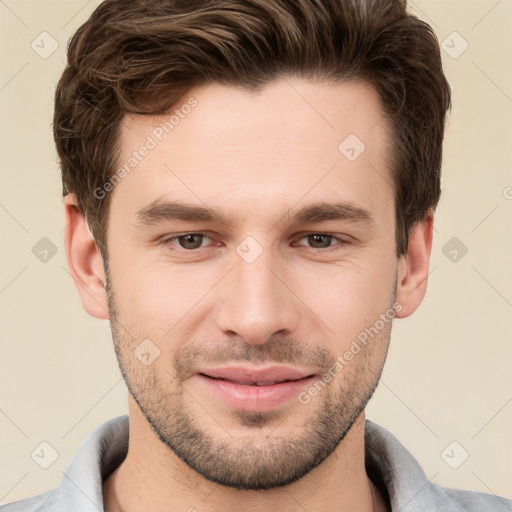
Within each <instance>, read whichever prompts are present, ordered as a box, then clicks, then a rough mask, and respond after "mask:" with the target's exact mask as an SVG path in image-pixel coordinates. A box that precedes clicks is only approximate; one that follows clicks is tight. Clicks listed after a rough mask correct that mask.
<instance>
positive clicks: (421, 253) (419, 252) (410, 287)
mask: <svg viewBox="0 0 512 512" xmlns="http://www.w3.org/2000/svg"><path fill="white" fill-rule="evenodd" d="M433 228H434V212H433V211H429V213H428V214H427V215H426V216H425V218H424V219H423V220H421V221H419V222H418V223H417V224H416V226H415V228H414V231H413V233H412V235H411V237H410V239H409V245H408V247H407V252H406V253H405V255H403V256H402V257H401V258H400V261H399V265H398V278H397V292H396V302H398V303H399V304H400V305H401V309H400V310H397V311H396V315H395V316H396V318H405V317H408V316H409V315H411V314H412V313H414V312H415V311H416V309H418V307H419V305H420V304H421V302H422V301H423V298H424V296H425V293H426V291H427V282H428V272H429V263H430V253H431V250H432V232H433Z"/></svg>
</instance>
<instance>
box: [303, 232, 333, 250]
mask: <svg viewBox="0 0 512 512" xmlns="http://www.w3.org/2000/svg"><path fill="white" fill-rule="evenodd" d="M305 238H307V239H308V241H309V243H310V244H311V247H312V248H313V249H328V248H329V247H330V246H331V242H332V240H333V238H334V237H333V236H332V235H323V234H320V233H319V234H314V235H308V236H306V237H305Z"/></svg>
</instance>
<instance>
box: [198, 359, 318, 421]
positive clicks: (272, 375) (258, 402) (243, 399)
mask: <svg viewBox="0 0 512 512" xmlns="http://www.w3.org/2000/svg"><path fill="white" fill-rule="evenodd" d="M197 377H198V378H199V381H200V382H201V383H202V385H203V386H205V387H206V389H207V391H208V396H209V399H212V398H214V399H219V400H220V401H221V402H222V403H223V404H224V405H228V406H229V407H230V408H235V409H237V410H243V411H253V412H254V411H269V410H273V409H275V408H277V407H278V406H281V405H283V404H286V403H287V402H289V401H290V400H291V399H292V398H296V397H297V396H298V394H299V393H300V391H301V390H302V389H303V388H304V387H306V386H307V385H310V384H311V383H312V381H313V380H314V378H315V374H314V373H311V372H308V371H302V370H298V369H295V368H290V367H271V368H264V369H255V368H248V367H224V368H216V369H208V370H203V371H201V372H198V373H197ZM212 392H213V395H212Z"/></svg>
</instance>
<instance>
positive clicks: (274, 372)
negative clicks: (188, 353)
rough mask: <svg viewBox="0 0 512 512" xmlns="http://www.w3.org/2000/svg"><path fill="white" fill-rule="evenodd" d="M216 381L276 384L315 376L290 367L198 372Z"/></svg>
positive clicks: (236, 367)
mask: <svg viewBox="0 0 512 512" xmlns="http://www.w3.org/2000/svg"><path fill="white" fill-rule="evenodd" d="M198 373H199V374H203V375H207V376H208V377H213V378H216V379H225V380H229V381H232V382H236V383H237V384H275V383H277V382H283V381H286V380H299V379H304V378H306V377H310V376H312V375H313V373H312V372H307V371H306V372H305V371H302V370H299V369H297V368H292V367H290V366H269V367H266V368H254V367H252V368H250V367H247V366H223V367H216V368H207V369H204V370H201V371H199V372H198Z"/></svg>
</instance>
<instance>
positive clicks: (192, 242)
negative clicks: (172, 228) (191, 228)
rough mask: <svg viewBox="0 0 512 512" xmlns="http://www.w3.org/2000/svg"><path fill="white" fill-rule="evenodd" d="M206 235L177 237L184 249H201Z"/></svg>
mask: <svg viewBox="0 0 512 512" xmlns="http://www.w3.org/2000/svg"><path fill="white" fill-rule="evenodd" d="M203 238H204V235H203V234H201V233H189V234H187V235H181V236H179V237H177V240H178V243H179V245H180V247H181V248H183V249H190V250H191V249H199V248H200V247H201V243H202V241H203Z"/></svg>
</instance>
